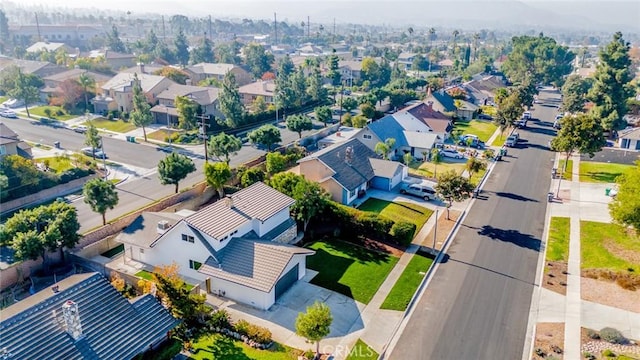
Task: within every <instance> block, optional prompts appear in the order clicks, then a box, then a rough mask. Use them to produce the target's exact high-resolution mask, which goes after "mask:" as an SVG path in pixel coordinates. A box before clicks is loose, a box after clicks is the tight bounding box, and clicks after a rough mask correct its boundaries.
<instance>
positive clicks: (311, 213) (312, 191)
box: [291, 179, 330, 231]
mask: <svg viewBox="0 0 640 360" xmlns="http://www.w3.org/2000/svg"><path fill="white" fill-rule="evenodd" d="M292 197H293V199H294V200H295V201H296V202H295V204H293V206H292V207H291V212H292V213H293V215H294V217H295V218H296V220H298V221H301V222H302V230H303V231H307V226H308V225H309V221H311V219H313V218H314V217H316V216H318V214H320V213H321V212H322V210H323V209H324V208H325V206H326V204H327V201H328V200H329V198H330V196H329V194H328V193H327V192H326V191H325V190H324V189H323V188H322V187H321V186H320V185H319V184H318V183H317V182H315V181H308V180H305V179H302V180H301V181H299V182H298V183H297V184H296V186H295V187H294V189H293V196H292Z"/></svg>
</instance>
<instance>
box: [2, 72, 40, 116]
mask: <svg viewBox="0 0 640 360" xmlns="http://www.w3.org/2000/svg"><path fill="white" fill-rule="evenodd" d="M13 69H14V70H11V69H10V70H9V71H6V70H3V74H2V78H3V79H2V80H1V81H2V86H0V88H1V89H2V90H4V91H5V92H6V94H7V95H9V97H12V98H14V99H18V100H22V101H23V102H24V109H25V111H26V112H27V117H31V114H30V113H29V105H30V104H32V103H33V102H34V101H37V100H38V99H39V98H40V93H39V91H38V88H39V87H41V86H42V85H43V84H44V83H43V82H42V79H40V78H39V77H38V76H36V75H33V74H23V73H22V70H20V69H19V68H17V67H14V68H13Z"/></svg>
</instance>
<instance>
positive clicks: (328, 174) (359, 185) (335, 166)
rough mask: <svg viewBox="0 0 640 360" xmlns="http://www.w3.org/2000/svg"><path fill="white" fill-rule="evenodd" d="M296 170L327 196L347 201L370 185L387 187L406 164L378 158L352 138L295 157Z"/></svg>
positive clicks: (397, 182)
mask: <svg viewBox="0 0 640 360" xmlns="http://www.w3.org/2000/svg"><path fill="white" fill-rule="evenodd" d="M298 164H299V166H300V169H299V173H300V174H301V175H304V177H305V178H306V179H308V180H311V181H315V182H317V183H318V184H320V186H321V187H322V188H323V189H325V190H326V191H327V192H328V193H329V194H331V198H332V199H333V200H334V201H336V202H339V203H341V204H344V205H351V204H352V203H353V202H354V201H355V200H356V199H357V198H358V197H361V196H363V195H364V194H365V193H366V191H367V190H368V189H369V188H371V187H373V188H377V189H381V190H385V191H388V190H389V189H393V188H395V187H397V186H398V185H400V183H401V182H402V180H403V179H404V178H405V177H406V176H407V168H406V166H404V165H402V164H400V163H397V162H394V161H387V160H382V159H379V157H378V155H377V154H376V153H375V152H373V150H371V149H370V148H369V147H367V145H365V144H364V143H362V142H361V141H360V140H359V139H356V138H352V139H350V140H347V141H345V142H342V143H338V144H335V145H332V146H329V147H327V148H325V149H322V150H320V151H318V152H316V153H313V154H311V155H309V156H307V157H305V158H302V159H300V160H298Z"/></svg>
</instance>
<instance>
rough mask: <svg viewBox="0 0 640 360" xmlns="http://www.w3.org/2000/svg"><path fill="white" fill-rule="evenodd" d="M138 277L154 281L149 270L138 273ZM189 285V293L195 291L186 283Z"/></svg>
mask: <svg viewBox="0 0 640 360" xmlns="http://www.w3.org/2000/svg"><path fill="white" fill-rule="evenodd" d="M136 276H137V277H139V278H142V279H145V280H147V281H153V273H152V272H150V271H147V270H140V271H138V272H137V273H136ZM185 284H187V291H191V289H193V285H191V284H189V283H187V282H185Z"/></svg>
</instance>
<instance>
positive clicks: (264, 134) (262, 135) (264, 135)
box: [248, 124, 282, 152]
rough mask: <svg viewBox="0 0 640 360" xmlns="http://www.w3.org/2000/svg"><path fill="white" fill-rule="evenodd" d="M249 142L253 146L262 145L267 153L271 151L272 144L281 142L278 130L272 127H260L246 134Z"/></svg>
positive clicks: (268, 125) (269, 125)
mask: <svg viewBox="0 0 640 360" xmlns="http://www.w3.org/2000/svg"><path fill="white" fill-rule="evenodd" d="M248 137H249V141H251V143H253V144H262V145H264V146H265V147H266V148H267V152H270V151H271V147H272V146H273V145H274V144H277V143H279V142H280V141H282V138H281V136H280V130H279V129H278V128H277V127H275V126H274V125H271V124H267V125H262V126H260V127H259V128H257V129H255V130H253V131H250V132H249V134H248Z"/></svg>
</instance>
